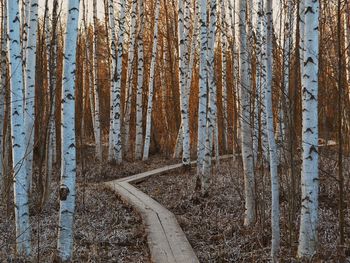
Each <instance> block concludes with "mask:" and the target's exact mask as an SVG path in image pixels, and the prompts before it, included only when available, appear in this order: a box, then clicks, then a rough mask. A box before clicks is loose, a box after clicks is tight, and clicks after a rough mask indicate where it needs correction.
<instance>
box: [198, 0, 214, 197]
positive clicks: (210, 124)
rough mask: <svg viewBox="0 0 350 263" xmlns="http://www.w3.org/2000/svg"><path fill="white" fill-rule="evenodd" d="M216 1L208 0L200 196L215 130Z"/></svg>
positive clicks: (211, 152) (206, 184)
mask: <svg viewBox="0 0 350 263" xmlns="http://www.w3.org/2000/svg"><path fill="white" fill-rule="evenodd" d="M216 5H217V2H216V0H210V22H209V24H210V25H209V35H208V55H207V63H206V64H207V67H208V68H207V71H208V82H209V96H208V97H209V100H208V113H207V124H206V125H207V134H206V142H205V158H204V163H203V177H202V180H201V188H202V194H205V193H206V192H207V190H208V187H209V176H210V169H211V163H212V160H211V159H212V157H213V139H214V135H215V129H216V117H217V110H216V82H215V76H214V61H215V56H214V52H215V50H214V48H215V40H216V39H215V36H216V22H217V16H216V12H217V10H216Z"/></svg>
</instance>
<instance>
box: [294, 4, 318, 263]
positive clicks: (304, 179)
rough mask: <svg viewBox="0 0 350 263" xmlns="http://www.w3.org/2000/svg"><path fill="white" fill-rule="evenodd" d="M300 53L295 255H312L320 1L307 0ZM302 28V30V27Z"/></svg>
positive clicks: (315, 221)
mask: <svg viewBox="0 0 350 263" xmlns="http://www.w3.org/2000/svg"><path fill="white" fill-rule="evenodd" d="M301 12H305V13H304V15H305V33H304V34H302V35H301V39H303V40H301V42H302V43H304V45H305V46H304V49H303V53H304V55H303V56H302V57H303V59H304V61H303V63H302V69H303V70H302V119H303V125H302V149H303V154H302V172H301V191H302V198H301V218H300V232H299V246H298V256H299V257H305V258H311V257H312V256H313V255H314V254H315V253H316V249H317V225H318V193H319V175H318V53H319V23H318V19H319V1H318V0H306V1H305V8H304V9H302V11H301ZM301 32H302V31H301Z"/></svg>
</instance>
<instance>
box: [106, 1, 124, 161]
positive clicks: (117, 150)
mask: <svg viewBox="0 0 350 263" xmlns="http://www.w3.org/2000/svg"><path fill="white" fill-rule="evenodd" d="M109 3H110V4H109V13H110V24H111V27H112V36H111V37H112V56H113V59H114V60H115V65H116V66H115V72H114V73H113V89H112V98H113V104H112V106H113V108H112V111H113V125H112V127H113V129H112V132H113V148H114V151H113V152H114V153H113V155H114V158H115V160H116V162H117V163H121V162H122V159H123V155H122V137H121V81H122V70H123V67H122V63H123V43H124V34H125V0H121V2H120V7H121V8H120V14H119V31H118V50H117V49H116V47H115V43H116V41H117V38H116V33H115V28H114V5H113V1H112V0H110V2H109ZM113 43H114V44H113ZM113 46H114V47H113Z"/></svg>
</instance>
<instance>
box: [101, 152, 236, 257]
mask: <svg viewBox="0 0 350 263" xmlns="http://www.w3.org/2000/svg"><path fill="white" fill-rule="evenodd" d="M232 157H233V155H225V156H220V157H219V160H224V159H229V158H232ZM213 160H214V161H215V158H213ZM191 165H196V161H192V162H191ZM181 167H182V164H174V165H168V166H164V167H162V168H158V169H155V170H152V171H148V172H144V173H140V174H136V175H133V176H129V177H126V178H122V179H119V180H115V181H112V182H108V183H105V184H106V185H107V186H108V187H110V188H111V189H112V190H113V191H115V192H117V193H118V194H119V195H120V197H121V198H122V199H123V200H124V201H125V202H127V203H129V204H130V205H131V206H133V207H134V208H135V209H136V210H137V211H138V212H139V213H140V214H141V216H142V220H143V222H144V223H145V228H146V234H147V242H148V246H149V248H150V252H151V259H152V261H153V262H156V263H187V262H188V263H198V262H199V260H198V258H197V256H196V254H195V253H194V251H193V249H192V247H191V245H190V243H189V242H188V240H187V237H186V235H185V233H184V232H183V230H182V229H181V227H180V225H179V224H178V222H177V220H176V217H175V215H174V214H173V213H171V212H170V211H169V210H167V209H166V208H165V207H164V206H162V205H161V204H159V203H158V202H157V201H155V200H154V199H152V198H151V197H150V196H148V195H146V194H145V193H143V192H142V191H140V190H139V189H137V188H136V187H134V186H132V185H131V184H130V183H138V182H142V181H143V180H145V179H147V178H148V177H150V176H154V175H159V174H162V173H165V172H169V171H174V170H176V169H179V168H181Z"/></svg>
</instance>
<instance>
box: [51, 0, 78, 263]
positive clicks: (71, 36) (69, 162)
mask: <svg viewBox="0 0 350 263" xmlns="http://www.w3.org/2000/svg"><path fill="white" fill-rule="evenodd" d="M79 2H80V1H79V0H69V1H68V4H67V10H68V15H67V22H66V25H67V29H66V35H65V42H64V43H65V47H64V64H63V80H64V81H63V87H62V102H61V116H62V117H61V118H62V119H61V121H62V124H61V136H62V138H61V143H62V146H61V148H62V153H61V154H62V161H61V182H60V191H59V194H60V212H59V215H60V216H59V223H58V240H57V251H58V257H59V258H60V260H61V261H63V262H68V261H70V260H71V259H72V252H73V221H74V213H75V195H76V194H75V193H76V188H75V181H76V169H77V164H76V138H75V72H76V47H77V38H78V22H79Z"/></svg>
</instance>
